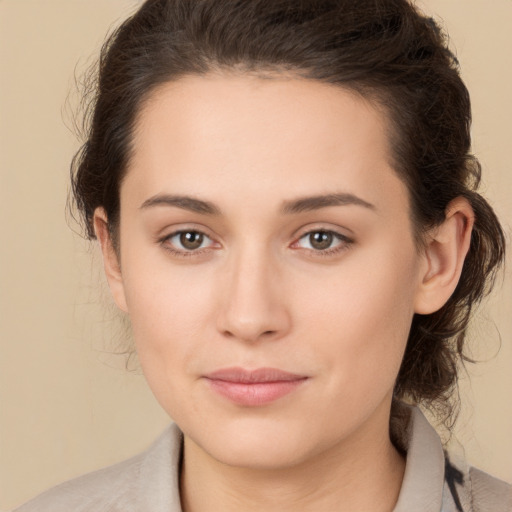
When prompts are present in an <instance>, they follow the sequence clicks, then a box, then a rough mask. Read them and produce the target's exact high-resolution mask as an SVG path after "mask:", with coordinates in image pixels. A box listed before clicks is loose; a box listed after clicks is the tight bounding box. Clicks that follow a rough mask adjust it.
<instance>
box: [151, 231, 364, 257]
mask: <svg viewBox="0 0 512 512" xmlns="http://www.w3.org/2000/svg"><path fill="white" fill-rule="evenodd" d="M183 233H194V234H198V235H202V236H204V237H206V238H209V239H210V237H209V236H208V235H207V234H206V233H203V232H202V231H199V230H197V229H181V230H179V231H174V232H173V233H170V234H169V235H166V236H165V237H164V238H162V239H160V240H159V243H160V245H162V247H163V248H164V249H165V250H166V251H168V252H170V253H171V254H172V255H173V256H177V257H179V258H189V257H192V256H199V255H201V254H203V253H204V252H205V251H208V249H209V248H208V247H205V248H202V249H196V250H179V249H174V248H173V247H172V246H170V245H169V244H168V243H167V242H169V240H171V239H172V238H174V237H175V236H178V235H182V234H183ZM315 233H324V234H330V235H333V237H334V239H335V240H337V241H338V242H341V243H340V244H339V245H337V246H336V247H332V248H328V249H307V248H305V249H304V250H305V251H307V252H308V253H310V254H312V255H314V256H320V257H328V256H333V255H335V254H339V253H341V252H343V251H346V250H347V249H349V248H350V246H351V245H352V244H353V243H354V240H352V239H350V238H349V237H347V236H345V235H342V234H341V233H338V232H336V231H333V230H330V229H313V230H310V231H307V232H306V233H304V234H303V235H301V236H300V237H299V238H298V239H297V241H296V242H294V243H293V244H292V245H296V244H297V243H298V242H299V241H300V240H302V239H303V238H306V237H308V236H311V235H313V234H315ZM210 240H211V239H210Z"/></svg>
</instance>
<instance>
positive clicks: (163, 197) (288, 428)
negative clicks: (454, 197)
mask: <svg viewBox="0 0 512 512" xmlns="http://www.w3.org/2000/svg"><path fill="white" fill-rule="evenodd" d="M387 133H388V130H387V128H386V119H385V117H384V115H383V114H382V113H380V112H379V111H378V110H377V109H375V108H374V107H373V106H372V105H371V104H370V103H368V102H367V101H365V100H363V99H362V98H360V97H358V96H356V95H355V94H353V93H350V92H347V91H345V90H343V89H341V88H337V87H334V86H329V85H327V84H322V83H319V82H315V81H306V80H300V79H285V78H284V77H276V78H273V79H271V80H269V79H267V80H263V79H260V78H254V77H248V76H214V75H212V76H208V77H187V78H183V79H181V80H180V81H178V82H174V83H169V84H165V85H164V86H162V87H160V89H158V90H157V91H156V92H155V93H154V94H153V95H152V96H151V98H150V100H149V101H148V102H147V103H146V104H145V105H144V108H143V110H142V111H141V113H140V116H139V118H138V123H137V128H136V131H135V138H134V153H133V158H132V160H131V163H130V166H129V169H128V172H127V175H126V178H125V180H124V181H123V183H122V186H121V191H120V196H121V215H120V219H121V220H120V274H119V277H118V279H117V281H116V279H114V278H112V277H111V278H110V281H111V288H112V291H113V294H114V297H115V299H116V301H117V303H118V305H119V306H120V307H121V308H122V309H124V310H126V311H127V312H128V314H129V316H130V318H131V322H132V326H133V334H134V338H135V342H136V346H137V350H138V354H139V357H140V361H141V364H142V367H143V370H144V373H145V376H146V378H147V380H148V382H149V385H150V387H151V388H152V390H153V392H154V394H155V396H156V398H157V399H158V401H159V402H160V404H161V405H162V406H163V408H164V409H165V410H166V411H167V412H168V413H169V415H170V416H171V417H172V418H173V419H174V421H176V422H177V423H178V425H179V426H180V427H181V429H182V430H183V431H184V433H185V435H186V438H187V439H188V440H190V442H192V443H194V445H195V446H196V447H198V449H200V450H202V451H204V453H207V454H208V455H210V456H211V457H213V458H215V459H216V460H219V461H222V462H225V463H227V464H232V465H238V466H246V467H260V468H261V467H277V466H279V467H284V466H289V465H293V464H298V463H300V462H301V461H305V460H308V459H310V458H312V457H315V456H317V455H319V454H320V453H324V452H326V451H329V450H334V449H336V448H339V447H342V446H344V445H347V443H350V442H352V441H353V440H354V439H356V438H357V437H358V436H359V437H360V436H362V435H363V434H364V435H367V436H368V438H370V437H371V436H370V434H369V433H370V432H374V434H375V433H376V432H380V433H383V431H384V432H385V435H387V421H388V419H389V406H390V401H391V395H392V390H393V385H394V381H395V378H396V376H397V374H398V371H399V367H400V363H401V359H402V356H403V352H404V349H405V345H406V341H407V336H408V332H409V328H410V324H411V320H412V316H413V314H414V309H415V301H416V299H417V294H418V289H419V284H420V282H421V275H422V269H423V268H424V266H423V257H422V256H421V254H419V253H418V251H417V250H416V248H415V244H414V239H413V231H412V225H411V219H410V208H409V200H408V193H407V190H406V187H405V185H404V184H403V183H402V181H401V180H400V179H399V178H398V177H397V174H396V173H395V171H394V170H393V169H392V167H391V158H390V150H389V144H388V143H389V141H388V138H387ZM256 370H257V371H256ZM374 437H375V436H374Z"/></svg>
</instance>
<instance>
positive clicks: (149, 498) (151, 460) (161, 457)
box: [134, 406, 470, 512]
mask: <svg viewBox="0 0 512 512" xmlns="http://www.w3.org/2000/svg"><path fill="white" fill-rule="evenodd" d="M399 425H400V426H401V428H400V429H399V431H397V432H394V435H395V437H396V439H397V442H398V444H399V446H400V448H402V449H403V450H404V452H406V467H405V474H404V479H403V482H402V488H401V490H400V494H399V497H398V501H397V504H396V506H395V508H394V510H393V512H411V511H414V512H457V510H458V509H457V507H456V504H455V502H454V500H453V498H452V494H451V492H450V490H449V488H448V486H447V485H446V484H445V454H444V451H443V447H442V444H441V440H440V438H439V436H438V435H437V433H436V431H435V430H434V428H433V427H432V426H431V425H430V423H429V422H428V421H427V419H426V418H425V416H424V415H423V413H422V412H421V411H420V410H419V409H418V408H417V407H411V406H405V407H404V408H403V413H402V415H401V418H400V420H399ZM182 446H183V433H182V432H181V431H180V429H179V428H178V426H177V425H176V424H171V425H170V427H169V428H168V429H167V430H166V431H165V432H164V433H163V434H162V435H161V436H160V437H159V438H158V439H157V440H156V441H155V442H154V443H153V445H152V446H151V447H150V448H149V449H148V450H147V451H146V452H145V453H144V454H143V459H142V461H141V465H140V472H139V476H140V478H139V479H138V482H137V487H138V488H137V492H136V493H134V494H135V496H137V501H138V502H139V503H138V504H139V506H140V507H141V510H155V511H160V510H162V511H164V510H165V511H166V512H182V510H181V505H180V498H179V496H180V494H179V466H180V458H181V453H182ZM169 482H171V485H169ZM465 501H466V500H465V499H464V498H463V502H465ZM463 510H464V511H465V512H466V511H469V510H470V509H467V508H466V506H464V508H463Z"/></svg>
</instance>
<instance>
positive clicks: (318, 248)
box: [294, 229, 354, 256]
mask: <svg viewBox="0 0 512 512" xmlns="http://www.w3.org/2000/svg"><path fill="white" fill-rule="evenodd" d="M353 242H354V241H353V240H351V239H350V238H348V237H347V236H345V235H342V234H341V233H337V232H336V231H330V230H327V229H317V230H314V231H309V232H307V233H304V234H303V235H302V236H301V237H300V238H299V240H298V241H297V242H295V244H294V247H295V248H301V249H306V250H307V251H309V253H310V254H314V255H318V256H334V255H335V254H338V253H339V252H341V251H343V250H345V249H348V247H350V246H351V245H352V244H353Z"/></svg>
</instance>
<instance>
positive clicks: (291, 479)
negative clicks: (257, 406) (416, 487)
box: [181, 412, 405, 512]
mask: <svg viewBox="0 0 512 512" xmlns="http://www.w3.org/2000/svg"><path fill="white" fill-rule="evenodd" d="M387 425H389V412H388V414H387V422H386V423H384V425H383V424H382V421H380V422H375V421H368V422H367V424H365V425H364V426H363V427H362V428H360V429H359V430H358V431H357V432H356V433H354V434H353V435H351V436H350V438H347V439H344V440H343V441H342V442H340V443H339V444H338V445H337V446H335V447H330V448H329V450H326V451H324V452H321V453H319V454H316V455H315V456H314V457H312V458H308V459H307V460H305V461H304V462H302V463H300V464H297V465H295V466H293V467H285V468H272V469H254V468H240V467H233V466H229V465H226V464H223V463H222V462H220V461H218V460H215V459H214V458H212V457H210V456H209V455H208V454H207V453H206V452H204V451H203V450H202V449H201V448H200V447H199V446H198V445H197V444H195V443H194V442H193V441H192V440H191V439H189V438H188V437H186V436H185V445H184V459H183V468H182V474H181V500H182V508H183V511H184V512H206V511H217V510H222V511H223V512H231V511H233V512H234V511H237V512H238V511H240V510H244V511H247V512H253V511H261V510H265V511H268V512H277V511H279V512H288V511H292V510H293V511H296V510H301V511H304V512H309V511H315V512H323V511H325V512H332V511H333V510H336V511H337V512H348V511H350V512H363V511H364V512H391V511H392V510H393V508H394V506H395V504H396V501H397V499H398V495H399V492H400V487H401V483H402V479H403V474H404V470H405V462H404V460H403V458H402V457H401V456H400V454H399V453H398V452H397V450H396V449H395V447H394V446H393V444H392V443H391V441H390V438H389V429H388V427H387ZM383 426H384V428H382V427H383Z"/></svg>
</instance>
